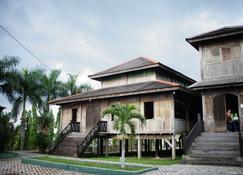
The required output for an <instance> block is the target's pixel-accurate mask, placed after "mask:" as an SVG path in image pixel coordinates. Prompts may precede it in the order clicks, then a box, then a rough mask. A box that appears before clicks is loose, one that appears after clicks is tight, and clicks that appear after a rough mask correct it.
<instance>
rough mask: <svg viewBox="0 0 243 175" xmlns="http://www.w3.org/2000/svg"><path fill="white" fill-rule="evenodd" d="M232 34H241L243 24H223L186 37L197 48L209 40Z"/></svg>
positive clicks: (242, 32) (224, 37) (242, 34)
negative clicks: (214, 28) (223, 25)
mask: <svg viewBox="0 0 243 175" xmlns="http://www.w3.org/2000/svg"><path fill="white" fill-rule="evenodd" d="M233 36H243V25H238V26H225V27H222V28H219V29H216V30H212V31H209V32H206V33H202V34H199V35H196V36H193V37H190V38H186V41H187V42H189V43H190V44H191V45H192V46H193V47H194V48H196V49H197V50H199V45H200V44H202V43H206V42H209V41H211V40H214V41H216V40H219V39H226V38H229V37H233Z"/></svg>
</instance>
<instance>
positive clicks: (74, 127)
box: [50, 121, 80, 153]
mask: <svg viewBox="0 0 243 175" xmlns="http://www.w3.org/2000/svg"><path fill="white" fill-rule="evenodd" d="M79 131H80V122H72V121H70V123H69V124H68V125H67V126H66V127H65V128H64V129H63V130H62V132H61V133H60V134H59V135H58V136H57V138H56V140H55V141H54V144H53V146H52V149H51V150H50V153H52V152H53V151H54V150H55V149H56V148H57V147H58V145H59V144H60V143H61V142H62V141H63V140H64V138H65V137H67V135H68V134H70V133H71V132H79Z"/></svg>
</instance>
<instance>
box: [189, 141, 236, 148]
mask: <svg viewBox="0 0 243 175" xmlns="http://www.w3.org/2000/svg"><path fill="white" fill-rule="evenodd" d="M192 145H193V146H194V145H195V146H197V145H201V146H210V147H213V146H218V147H221V146H239V143H237V142H202V143H201V142H194V143H192Z"/></svg>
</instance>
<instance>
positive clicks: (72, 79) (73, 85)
mask: <svg viewBox="0 0 243 175" xmlns="http://www.w3.org/2000/svg"><path fill="white" fill-rule="evenodd" d="M77 79H78V74H77V75H72V74H68V81H67V83H66V90H67V94H68V95H73V94H77V93H81V92H86V91H90V90H92V87H91V86H90V85H89V84H87V83H84V84H81V85H80V86H78V85H77Z"/></svg>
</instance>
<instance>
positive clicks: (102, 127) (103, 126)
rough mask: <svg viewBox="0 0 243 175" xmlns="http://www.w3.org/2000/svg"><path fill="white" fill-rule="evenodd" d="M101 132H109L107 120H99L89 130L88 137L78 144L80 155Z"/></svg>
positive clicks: (78, 153)
mask: <svg viewBox="0 0 243 175" xmlns="http://www.w3.org/2000/svg"><path fill="white" fill-rule="evenodd" d="M99 132H107V121H102V120H99V121H98V122H97V123H96V124H95V125H94V126H93V127H92V129H91V130H90V131H89V133H88V134H87V135H86V137H85V138H84V139H83V140H82V142H81V143H80V144H79V145H78V148H77V155H78V156H79V157H80V156H81V155H82V154H83V153H84V152H85V151H86V149H87V148H88V146H89V145H90V143H91V142H92V141H93V139H94V138H95V137H96V136H97V135H98V133H99Z"/></svg>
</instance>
